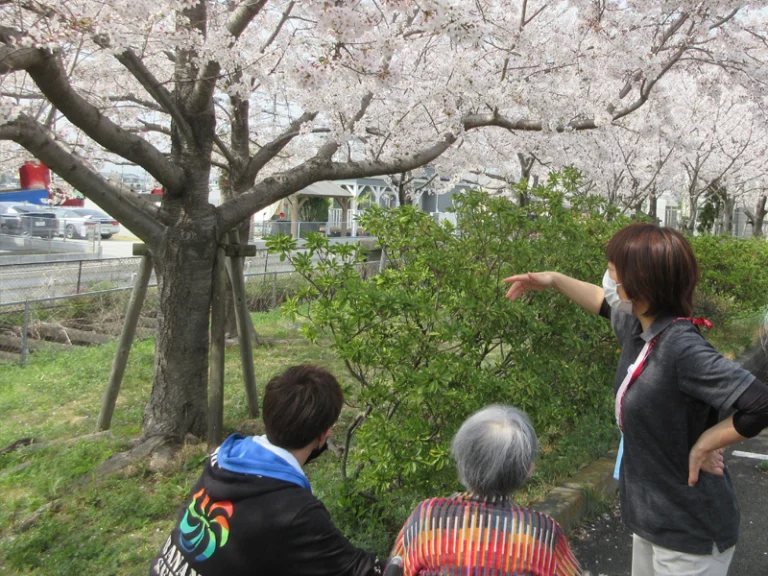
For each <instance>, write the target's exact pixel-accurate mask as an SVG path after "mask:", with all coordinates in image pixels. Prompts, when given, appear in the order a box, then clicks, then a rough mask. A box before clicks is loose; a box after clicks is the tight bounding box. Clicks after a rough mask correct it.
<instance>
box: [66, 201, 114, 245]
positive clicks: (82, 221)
mask: <svg viewBox="0 0 768 576" xmlns="http://www.w3.org/2000/svg"><path fill="white" fill-rule="evenodd" d="M56 216H57V218H58V219H59V232H58V233H59V234H61V235H62V236H64V237H65V238H85V237H86V236H88V231H89V230H90V229H93V230H94V234H95V233H97V232H99V231H100V232H101V237H102V238H104V239H107V238H111V237H112V235H113V234H118V233H119V232H120V223H119V222H118V221H117V220H115V219H114V218H112V216H109V215H108V214H105V213H104V212H102V211H101V210H93V209H91V208H58V209H56ZM99 225H100V227H99Z"/></svg>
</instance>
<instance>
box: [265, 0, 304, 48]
mask: <svg viewBox="0 0 768 576" xmlns="http://www.w3.org/2000/svg"><path fill="white" fill-rule="evenodd" d="M295 4H296V2H294V1H293V0H291V1H290V2H289V3H288V7H287V8H286V9H285V12H283V15H282V16H281V18H280V22H278V23H277V27H276V28H275V29H274V31H273V32H272V34H271V35H270V36H269V38H267V41H266V42H265V43H264V46H262V47H261V53H262V54H263V53H264V52H266V50H267V48H269V46H270V45H271V44H272V42H274V41H275V38H277V35H278V34H280V30H282V29H283V25H284V24H285V23H286V22H287V21H288V17H289V16H290V15H291V10H293V7H294V5H295Z"/></svg>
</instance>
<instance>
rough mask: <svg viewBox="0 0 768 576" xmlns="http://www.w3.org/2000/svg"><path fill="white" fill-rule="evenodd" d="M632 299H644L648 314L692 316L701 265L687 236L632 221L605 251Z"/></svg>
mask: <svg viewBox="0 0 768 576" xmlns="http://www.w3.org/2000/svg"><path fill="white" fill-rule="evenodd" d="M605 256H606V258H607V259H608V262H611V263H612V264H613V265H614V266H615V267H616V275H617V278H618V281H619V282H620V283H621V285H622V286H623V287H624V291H625V292H626V293H627V297H628V298H630V299H631V300H635V299H638V300H644V301H645V302H646V303H647V304H648V309H647V310H646V311H645V312H644V313H645V315H647V316H658V315H664V316H686V317H687V316H690V315H691V314H692V313H693V295H694V292H695V290H696V284H697V283H698V281H699V265H698V263H697V262H696V256H695V255H694V254H693V249H692V248H691V245H690V244H689V243H688V241H687V240H686V239H685V237H684V236H683V235H682V234H680V232H678V231H676V230H672V229H671V228H662V227H660V226H654V225H653V224H632V225H630V226H627V227H626V228H622V229H621V230H619V231H618V232H616V234H614V236H613V238H611V240H610V242H608V247H607V249H606V251H605Z"/></svg>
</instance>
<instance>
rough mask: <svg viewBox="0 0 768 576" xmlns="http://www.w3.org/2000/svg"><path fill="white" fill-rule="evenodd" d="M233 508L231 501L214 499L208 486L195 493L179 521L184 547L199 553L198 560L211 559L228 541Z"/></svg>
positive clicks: (193, 552) (190, 552)
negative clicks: (206, 489)
mask: <svg viewBox="0 0 768 576" xmlns="http://www.w3.org/2000/svg"><path fill="white" fill-rule="evenodd" d="M233 512H234V507H233V506H232V503H231V502H211V498H210V496H208V495H207V494H206V493H205V488H203V489H201V490H200V491H199V492H197V493H196V494H194V495H193V496H192V502H190V503H189V506H188V507H187V511H186V512H185V513H184V518H182V519H181V522H180V523H179V530H180V532H181V542H180V544H181V548H182V550H184V552H186V553H187V554H196V556H195V561H197V562H203V561H205V560H208V558H210V557H211V556H213V554H214V552H216V549H217V548H220V547H222V546H224V545H225V544H226V543H227V540H228V539H229V518H230V517H231V516H232V514H233Z"/></svg>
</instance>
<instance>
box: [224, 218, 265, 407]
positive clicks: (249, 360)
mask: <svg viewBox="0 0 768 576" xmlns="http://www.w3.org/2000/svg"><path fill="white" fill-rule="evenodd" d="M229 241H230V243H231V244H233V245H239V243H240V238H239V237H238V233H237V230H233V231H232V232H230V233H229ZM227 272H229V282H230V284H232V293H233V295H234V299H235V320H236V321H237V338H238V340H239V341H240V363H241V364H242V365H243V383H244V384H245V397H246V400H247V402H248V412H249V413H250V415H251V416H252V417H253V418H257V417H258V416H259V396H258V394H257V392H256V374H255V373H254V369H253V345H252V344H251V327H252V323H251V315H250V313H249V312H248V301H247V300H246V296H245V281H244V279H243V259H242V258H228V259H227Z"/></svg>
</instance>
